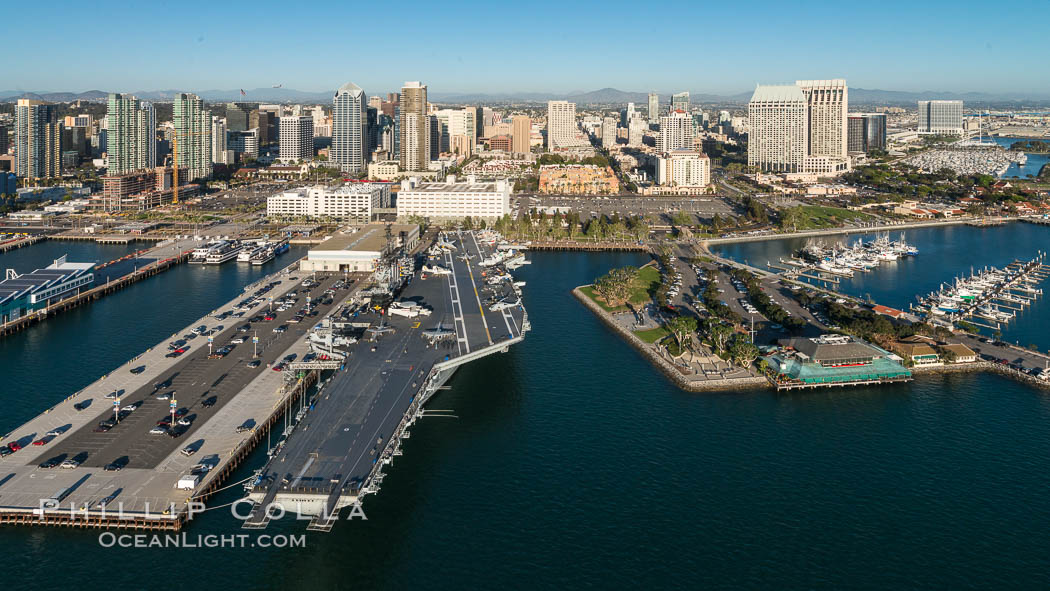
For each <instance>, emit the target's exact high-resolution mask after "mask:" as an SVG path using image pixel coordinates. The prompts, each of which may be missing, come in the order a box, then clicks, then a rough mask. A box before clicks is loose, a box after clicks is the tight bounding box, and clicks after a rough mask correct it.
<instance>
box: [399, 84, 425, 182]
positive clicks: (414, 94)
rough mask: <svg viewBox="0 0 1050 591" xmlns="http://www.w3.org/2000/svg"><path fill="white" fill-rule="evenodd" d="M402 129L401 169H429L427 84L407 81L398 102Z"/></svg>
mask: <svg viewBox="0 0 1050 591" xmlns="http://www.w3.org/2000/svg"><path fill="white" fill-rule="evenodd" d="M398 105H399V109H400V115H401V117H400V119H401V125H400V127H401V129H400V130H399V131H400V140H401V141H400V149H401V157H400V161H401V169H402V170H405V171H422V170H427V168H428V167H429V166H430V116H429V114H428V113H427V86H426V85H425V84H423V83H421V82H405V85H404V87H402V88H401V96H400V100H399V102H398Z"/></svg>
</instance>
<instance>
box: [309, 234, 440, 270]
mask: <svg viewBox="0 0 1050 591" xmlns="http://www.w3.org/2000/svg"><path fill="white" fill-rule="evenodd" d="M417 244H419V226H418V225H416V224H368V225H367V226H364V227H363V228H361V229H359V230H357V231H356V232H353V233H339V234H337V235H335V236H332V237H331V238H329V239H328V240H325V241H324V242H322V243H320V244H318V245H317V246H314V247H313V248H311V249H310V251H309V252H308V253H307V255H306V258H304V259H303V260H302V261H301V262H300V263H299V268H300V270H302V271H307V272H310V271H338V272H344V273H353V272H361V271H364V272H368V273H371V272H372V271H375V270H376V264H377V263H378V262H379V260H380V259H381V258H382V257H384V256H393V255H396V254H397V253H398V252H406V251H410V250H412V249H413V248H415V247H416V245H417Z"/></svg>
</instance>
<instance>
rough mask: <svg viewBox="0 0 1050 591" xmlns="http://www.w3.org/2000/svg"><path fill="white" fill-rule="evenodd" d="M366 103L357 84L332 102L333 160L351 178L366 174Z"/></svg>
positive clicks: (341, 89)
mask: <svg viewBox="0 0 1050 591" xmlns="http://www.w3.org/2000/svg"><path fill="white" fill-rule="evenodd" d="M364 100H365V92H364V91H363V90H361V87H359V86H358V85H356V84H354V83H353V82H347V83H346V84H344V85H342V86H340V87H339V90H337V91H335V98H334V99H332V102H333V106H332V149H331V160H332V162H334V163H336V164H338V165H339V170H342V171H343V172H348V173H350V174H358V173H361V172H364V170H365V148H364V146H365V144H364V137H365V136H364V126H365V124H366V123H367V122H366V121H365V119H364Z"/></svg>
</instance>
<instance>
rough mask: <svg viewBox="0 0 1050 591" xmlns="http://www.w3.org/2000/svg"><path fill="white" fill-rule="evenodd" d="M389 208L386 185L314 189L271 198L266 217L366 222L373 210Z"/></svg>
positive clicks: (306, 188)
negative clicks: (301, 217) (302, 217)
mask: <svg viewBox="0 0 1050 591" xmlns="http://www.w3.org/2000/svg"><path fill="white" fill-rule="evenodd" d="M389 206H390V185H389V184H388V183H371V182H360V183H348V184H345V185H341V186H338V187H326V186H324V185H317V186H314V187H302V188H299V189H293V190H291V191H285V192H283V193H278V194H276V195H271V196H270V197H268V198H267V199H266V215H268V216H287V217H300V216H304V217H308V218H333V219H338V220H357V221H369V220H371V219H372V216H373V215H374V214H375V211H376V209H379V208H380V207H389Z"/></svg>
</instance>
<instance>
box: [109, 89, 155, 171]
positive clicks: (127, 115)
mask: <svg viewBox="0 0 1050 591" xmlns="http://www.w3.org/2000/svg"><path fill="white" fill-rule="evenodd" d="M106 131H107V135H106V143H107V146H106V155H107V157H108V163H107V174H110V175H119V174H124V173H126V172H132V171H134V170H143V169H147V168H153V167H155V166H157V114H156V111H154V109H153V105H151V104H150V103H147V102H142V101H140V100H139V99H137V98H136V97H134V96H131V95H127V94H116V93H110V95H109V102H108V105H107V110H106Z"/></svg>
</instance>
